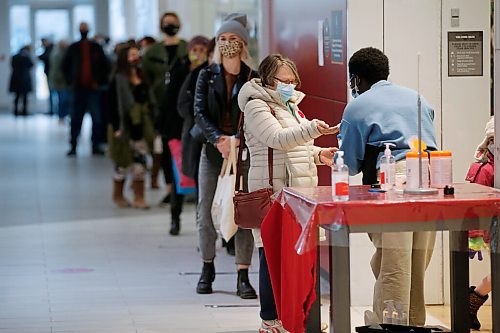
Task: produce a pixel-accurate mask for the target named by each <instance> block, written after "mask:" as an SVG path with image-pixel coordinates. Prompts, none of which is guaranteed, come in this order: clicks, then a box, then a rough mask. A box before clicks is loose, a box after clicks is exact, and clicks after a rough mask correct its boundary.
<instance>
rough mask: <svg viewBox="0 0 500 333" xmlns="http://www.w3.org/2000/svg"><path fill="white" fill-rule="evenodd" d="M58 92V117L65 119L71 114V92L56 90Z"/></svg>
mask: <svg viewBox="0 0 500 333" xmlns="http://www.w3.org/2000/svg"><path fill="white" fill-rule="evenodd" d="M56 92H57V115H58V116H59V119H63V118H65V117H66V116H68V115H69V114H70V109H71V91H70V90H67V89H60V90H56Z"/></svg>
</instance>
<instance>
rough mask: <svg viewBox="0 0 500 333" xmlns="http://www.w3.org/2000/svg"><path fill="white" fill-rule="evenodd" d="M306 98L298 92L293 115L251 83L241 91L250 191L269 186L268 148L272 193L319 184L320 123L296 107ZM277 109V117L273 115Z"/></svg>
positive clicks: (269, 91)
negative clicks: (248, 155) (271, 172)
mask: <svg viewBox="0 0 500 333" xmlns="http://www.w3.org/2000/svg"><path fill="white" fill-rule="evenodd" d="M304 96H305V95H304V94H303V93H301V92H296V93H295V96H294V97H293V98H292V100H294V101H295V103H290V105H291V108H292V109H293V112H292V111H291V110H290V109H289V108H288V107H287V106H286V105H284V104H283V102H282V101H281V97H280V96H279V94H278V93H277V92H276V91H275V90H272V89H269V88H265V87H263V86H262V84H261V81H260V79H252V80H251V81H249V82H247V83H246V84H245V85H244V86H243V87H242V88H241V90H240V93H239V95H238V104H239V106H240V108H241V110H243V112H244V115H245V126H244V132H245V140H246V145H247V146H248V149H249V152H250V170H249V173H248V190H249V191H255V190H258V189H260V188H265V187H268V186H269V172H268V154H267V152H268V149H267V148H268V147H271V148H273V153H274V154H273V189H274V191H279V190H281V189H282V188H283V187H285V186H294V187H311V186H316V185H317V184H318V176H317V168H316V164H320V163H321V162H320V160H319V153H320V151H321V148H319V147H316V146H314V144H313V141H314V139H316V138H318V137H319V136H321V133H320V132H319V131H318V129H317V124H318V121H317V120H316V119H314V120H307V119H306V118H305V117H304V115H303V113H302V112H301V111H300V110H299V109H298V107H297V104H299V103H300V101H301V100H302V99H303V98H304ZM271 108H273V109H274V112H275V114H276V117H274V116H273V115H272V114H271ZM254 238H255V243H256V246H257V247H261V246H262V240H261V238H260V229H255V230H254Z"/></svg>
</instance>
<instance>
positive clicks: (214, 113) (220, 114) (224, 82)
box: [194, 13, 257, 299]
mask: <svg viewBox="0 0 500 333" xmlns="http://www.w3.org/2000/svg"><path fill="white" fill-rule="evenodd" d="M216 40H217V42H216V46H215V50H214V58H213V63H212V64H211V65H210V66H208V67H206V68H204V69H202V70H201V71H200V74H199V76H198V81H197V83H196V90H195V102H194V115H195V121H196V124H197V126H198V127H199V128H200V129H201V130H202V132H203V135H204V136H205V138H206V140H207V143H206V144H205V145H204V147H203V149H202V153H201V159H200V166H199V171H198V173H199V175H198V188H199V193H198V196H199V198H198V208H197V221H196V222H197V225H198V233H199V242H200V244H199V246H200V252H201V258H202V261H203V268H202V271H201V275H200V279H199V281H198V285H197V286H196V292H197V293H198V294H211V293H212V292H213V290H212V283H213V282H214V280H215V264H214V259H215V242H216V240H217V231H216V230H215V227H214V223H213V220H212V215H211V208H212V202H213V199H214V194H215V189H216V187H217V178H218V176H219V173H220V170H221V166H222V162H223V159H224V158H227V157H228V155H229V151H230V142H231V136H235V135H236V133H237V129H238V121H239V119H240V116H241V110H240V108H239V106H238V100H237V99H238V93H239V91H240V89H241V87H242V86H243V84H245V82H247V81H248V80H250V79H251V78H253V77H256V76H257V73H256V72H255V71H253V70H252V69H251V68H250V67H249V66H248V65H247V64H246V63H245V62H250V61H251V59H250V55H249V53H248V49H247V45H248V40H249V33H248V30H247V17H246V15H244V14H237V13H234V14H230V15H228V16H227V17H226V18H225V20H224V22H223V23H222V25H221V26H220V28H219V29H218V30H217V33H216ZM253 244H254V242H253V236H252V232H251V230H247V229H238V231H237V232H236V235H235V248H236V265H237V271H238V278H237V283H236V294H237V295H238V296H240V297H241V298H243V299H253V298H257V294H256V293H255V289H254V288H253V287H252V285H251V284H250V280H249V278H248V268H249V267H250V264H251V261H252V252H253Z"/></svg>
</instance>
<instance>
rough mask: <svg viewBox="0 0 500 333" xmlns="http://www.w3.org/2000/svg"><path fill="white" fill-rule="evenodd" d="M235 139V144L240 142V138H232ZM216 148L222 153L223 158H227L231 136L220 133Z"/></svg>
mask: <svg viewBox="0 0 500 333" xmlns="http://www.w3.org/2000/svg"><path fill="white" fill-rule="evenodd" d="M234 140H236V146H238V145H239V144H240V139H234ZM216 147H217V150H219V152H220V153H221V154H222V157H223V158H228V157H229V153H230V152H231V137H230V136H227V135H222V136H220V137H219V140H217V145H216Z"/></svg>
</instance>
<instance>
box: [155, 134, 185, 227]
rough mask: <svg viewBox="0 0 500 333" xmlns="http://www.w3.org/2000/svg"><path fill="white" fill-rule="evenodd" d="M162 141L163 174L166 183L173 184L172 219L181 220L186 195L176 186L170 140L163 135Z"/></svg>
mask: <svg viewBox="0 0 500 333" xmlns="http://www.w3.org/2000/svg"><path fill="white" fill-rule="evenodd" d="M161 141H162V144H163V153H162V163H161V164H162V169H163V175H164V176H165V183H167V184H171V185H172V190H171V191H170V213H171V214H172V220H179V219H180V216H181V213H182V206H183V203H184V195H182V194H178V193H177V191H176V188H175V180H174V171H173V169H172V154H171V152H170V148H169V147H168V140H167V139H166V138H165V137H163V136H162V138H161Z"/></svg>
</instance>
